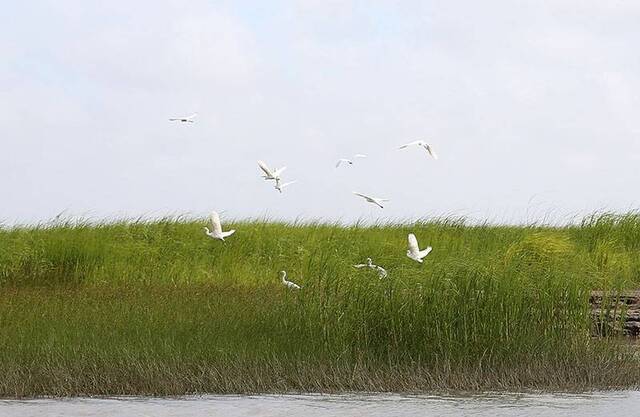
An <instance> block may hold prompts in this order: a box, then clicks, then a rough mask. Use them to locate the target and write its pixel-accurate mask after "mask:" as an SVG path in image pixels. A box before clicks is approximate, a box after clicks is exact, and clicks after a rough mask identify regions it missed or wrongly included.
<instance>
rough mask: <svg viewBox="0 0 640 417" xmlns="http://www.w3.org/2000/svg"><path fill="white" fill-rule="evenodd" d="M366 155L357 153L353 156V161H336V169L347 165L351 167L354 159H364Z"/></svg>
mask: <svg viewBox="0 0 640 417" xmlns="http://www.w3.org/2000/svg"><path fill="white" fill-rule="evenodd" d="M366 157H367V155H364V154H361V153H358V154H355V155H353V159H349V158H340V159H338V162H336V168H338V167H339V166H340V165H342V164H349V165H353V160H354V159H358V158H366Z"/></svg>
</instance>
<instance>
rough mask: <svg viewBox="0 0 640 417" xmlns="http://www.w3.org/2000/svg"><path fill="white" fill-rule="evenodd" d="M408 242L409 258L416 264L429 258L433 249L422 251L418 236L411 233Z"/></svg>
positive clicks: (428, 248)
mask: <svg viewBox="0 0 640 417" xmlns="http://www.w3.org/2000/svg"><path fill="white" fill-rule="evenodd" d="M407 240H408V241H409V250H407V256H408V257H409V258H411V259H413V260H414V261H416V262H420V263H422V258H424V257H425V256H427V255H428V254H429V253H430V252H431V250H432V249H433V248H432V247H431V246H428V247H427V248H426V249H424V250H420V246H419V245H418V239H416V236H415V235H414V234H413V233H409V236H408V237H407Z"/></svg>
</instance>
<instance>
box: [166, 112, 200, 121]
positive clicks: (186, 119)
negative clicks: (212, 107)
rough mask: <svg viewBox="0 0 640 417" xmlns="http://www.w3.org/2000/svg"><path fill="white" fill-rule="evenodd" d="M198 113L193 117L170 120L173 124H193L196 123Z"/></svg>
mask: <svg viewBox="0 0 640 417" xmlns="http://www.w3.org/2000/svg"><path fill="white" fill-rule="evenodd" d="M197 115H198V113H193V114H192V115H191V116H182V117H172V118H170V119H169V121H171V122H182V123H193V122H195V120H193V119H195V118H196V116H197Z"/></svg>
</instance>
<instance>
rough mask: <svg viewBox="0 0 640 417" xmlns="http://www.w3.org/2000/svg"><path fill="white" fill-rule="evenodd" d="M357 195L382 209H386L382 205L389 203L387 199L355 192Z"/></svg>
mask: <svg viewBox="0 0 640 417" xmlns="http://www.w3.org/2000/svg"><path fill="white" fill-rule="evenodd" d="M353 193H354V194H355V195H357V196H358V197H362V198H364V199H365V200H367V201H368V202H369V203H371V204H375V205H376V206H378V207H380V208H384V206H383V205H382V203H384V202H385V201H389V200H388V199H386V198H379V197H370V196H368V195H364V194H361V193H357V192H355V191H354V192H353Z"/></svg>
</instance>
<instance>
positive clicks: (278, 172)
mask: <svg viewBox="0 0 640 417" xmlns="http://www.w3.org/2000/svg"><path fill="white" fill-rule="evenodd" d="M285 169H287V167H282V168H278V169H276V170H275V171H273V176H274V177H277V176H278V175H280V174H282V173H283V172H284V170H285Z"/></svg>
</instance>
